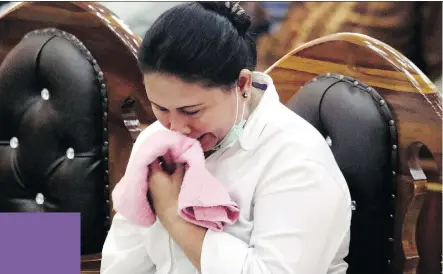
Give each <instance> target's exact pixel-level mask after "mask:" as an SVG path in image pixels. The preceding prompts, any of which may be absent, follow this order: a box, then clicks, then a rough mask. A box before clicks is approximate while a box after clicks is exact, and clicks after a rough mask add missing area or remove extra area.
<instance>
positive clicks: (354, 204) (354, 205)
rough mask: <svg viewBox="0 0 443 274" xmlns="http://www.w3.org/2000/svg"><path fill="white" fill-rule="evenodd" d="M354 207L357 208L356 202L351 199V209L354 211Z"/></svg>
mask: <svg viewBox="0 0 443 274" xmlns="http://www.w3.org/2000/svg"><path fill="white" fill-rule="evenodd" d="M356 209H357V203H356V202H355V201H354V200H352V201H351V210H352V211H355V210H356Z"/></svg>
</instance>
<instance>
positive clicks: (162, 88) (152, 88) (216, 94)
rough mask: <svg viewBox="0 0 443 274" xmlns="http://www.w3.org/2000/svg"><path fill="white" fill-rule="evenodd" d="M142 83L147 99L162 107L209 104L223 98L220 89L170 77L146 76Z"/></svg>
mask: <svg viewBox="0 0 443 274" xmlns="http://www.w3.org/2000/svg"><path fill="white" fill-rule="evenodd" d="M144 81H145V87H146V93H147V96H148V99H149V100H150V101H151V102H153V103H155V104H157V105H159V106H163V107H167V105H169V106H171V105H172V106H173V107H177V108H178V107H183V106H189V105H196V104H210V103H212V102H216V101H217V100H220V99H221V98H220V97H221V96H223V92H222V91H221V89H218V88H207V87H204V86H202V85H199V84H195V83H188V82H185V81H183V80H181V79H180V78H178V77H176V76H171V75H164V74H147V75H145V77H144Z"/></svg>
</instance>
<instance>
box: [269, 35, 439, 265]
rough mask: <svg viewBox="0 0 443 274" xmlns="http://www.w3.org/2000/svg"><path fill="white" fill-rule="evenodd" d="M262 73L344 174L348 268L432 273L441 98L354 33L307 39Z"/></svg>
mask: <svg viewBox="0 0 443 274" xmlns="http://www.w3.org/2000/svg"><path fill="white" fill-rule="evenodd" d="M267 73H269V74H270V75H271V77H272V78H273V79H274V82H275V85H276V87H277V90H278V92H279V94H280V97H281V100H282V102H284V103H286V104H287V106H288V107H289V108H291V109H292V110H293V111H295V112H296V113H298V114H299V115H300V116H302V117H304V118H305V119H306V120H308V121H309V122H311V123H312V124H313V125H314V126H315V127H316V128H317V129H318V130H319V131H320V132H321V133H322V134H323V135H324V136H325V138H327V139H328V141H329V142H330V143H331V150H332V151H333V153H334V155H335V157H336V159H337V162H338V163H339V166H340V168H341V169H342V171H343V173H344V175H345V177H346V179H347V182H348V184H349V187H350V191H351V196H352V198H353V200H354V201H355V211H354V214H353V220H352V225H351V246H350V254H349V256H348V258H347V261H348V262H349V265H350V267H349V271H348V273H359V274H362V273H363V274H364V273H416V272H419V273H439V272H441V264H440V262H441V258H440V254H441V231H442V227H441V183H440V181H441V151H442V149H441V146H442V139H441V134H442V125H441V124H442V118H441V114H442V107H441V103H442V101H441V95H440V94H439V93H438V92H437V90H436V88H435V86H434V85H433V84H432V83H431V82H430V81H429V79H428V78H427V77H426V76H425V75H423V73H422V72H421V71H420V70H419V69H418V68H417V67H416V66H415V65H414V64H413V63H411V62H410V61H409V60H408V59H407V58H405V57H404V56H403V55H402V54H400V53H399V52H397V51H396V50H394V49H393V48H391V47H390V46H388V45H386V44H384V43H382V42H380V41H378V40H375V39H373V38H371V37H368V36H365V35H360V34H353V33H339V34H334V35H330V36H326V37H323V38H320V39H317V40H314V41H312V42H309V43H307V44H305V45H303V46H301V47H299V48H297V49H295V50H294V51H292V52H291V53H289V54H288V55H286V56H285V57H283V58H282V59H281V60H280V61H278V62H277V63H276V64H275V65H273V66H272V67H271V68H269V69H268V71H267ZM416 235H417V237H416ZM430 235H432V236H430Z"/></svg>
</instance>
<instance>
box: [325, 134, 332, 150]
mask: <svg viewBox="0 0 443 274" xmlns="http://www.w3.org/2000/svg"><path fill="white" fill-rule="evenodd" d="M326 143H327V144H328V146H330V147H332V140H331V137H329V136H326Z"/></svg>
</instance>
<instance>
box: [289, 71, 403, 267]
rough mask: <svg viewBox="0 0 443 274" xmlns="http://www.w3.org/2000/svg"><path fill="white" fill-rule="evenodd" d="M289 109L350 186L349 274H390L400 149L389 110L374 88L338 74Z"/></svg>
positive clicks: (321, 79)
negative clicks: (321, 141)
mask: <svg viewBox="0 0 443 274" xmlns="http://www.w3.org/2000/svg"><path fill="white" fill-rule="evenodd" d="M287 106H288V107H289V108H290V109H292V110H293V111H295V112H296V113H297V114H299V115H300V116H301V117H303V118H305V119H306V120H307V121H309V122H310V123H311V124H312V125H313V126H315V127H316V128H317V129H318V130H319V131H320V133H322V134H323V136H324V137H325V139H326V140H327V142H328V143H329V145H330V147H331V149H332V152H333V153H334V156H335V158H336V160H337V163H338V165H339V166H340V168H341V170H342V172H343V174H344V176H345V178H346V180H347V182H348V185H349V188H350V191H351V196H352V199H353V216H352V225H351V239H352V240H351V244H350V252H349V256H348V257H347V261H348V263H349V269H348V273H349V274H354V273H355V274H365V273H367V274H369V273H390V271H389V269H388V268H389V264H387V263H386V262H387V261H388V260H391V256H390V255H391V254H392V251H393V248H392V247H393V246H392V242H393V241H394V239H393V232H394V219H393V217H394V215H393V214H394V211H395V203H394V201H395V200H394V199H393V197H395V192H396V191H395V176H393V175H395V174H396V173H397V172H398V168H397V152H396V149H395V148H396V147H397V146H398V144H397V129H396V125H395V123H394V120H393V117H392V114H391V111H390V110H389V107H388V106H387V104H386V103H385V102H384V100H383V98H382V97H381V96H380V95H379V94H378V93H377V91H376V90H375V89H373V88H372V87H370V86H368V85H365V84H363V83H361V82H359V81H358V80H357V79H353V78H351V77H344V76H341V75H336V74H327V75H320V76H318V77H316V78H315V81H310V82H308V83H307V84H306V85H305V86H304V87H303V88H301V89H300V90H299V91H298V92H297V95H296V96H294V97H293V98H291V100H289V102H288V103H287ZM367 258H371V259H370V260H367Z"/></svg>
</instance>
